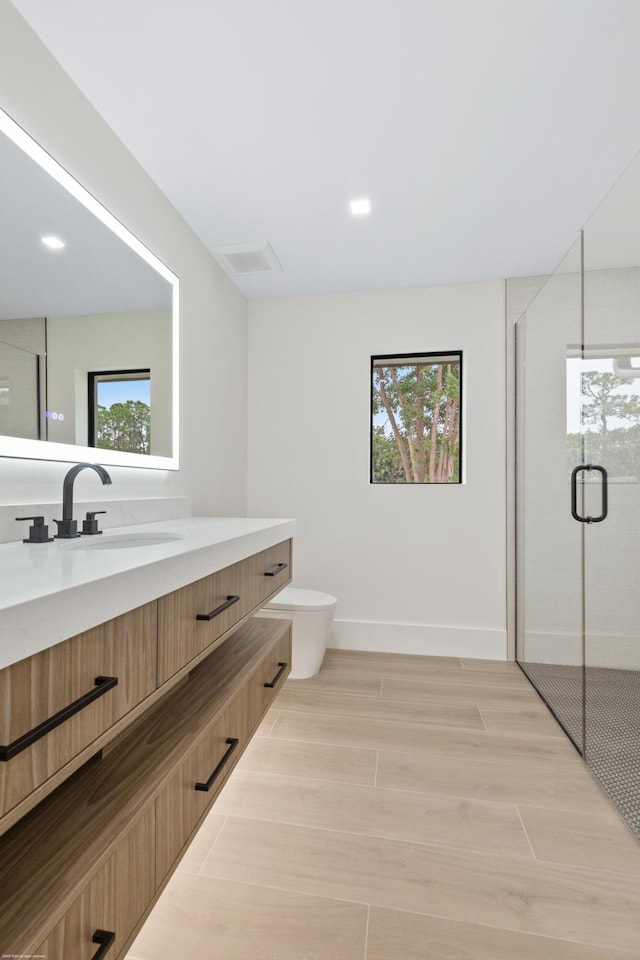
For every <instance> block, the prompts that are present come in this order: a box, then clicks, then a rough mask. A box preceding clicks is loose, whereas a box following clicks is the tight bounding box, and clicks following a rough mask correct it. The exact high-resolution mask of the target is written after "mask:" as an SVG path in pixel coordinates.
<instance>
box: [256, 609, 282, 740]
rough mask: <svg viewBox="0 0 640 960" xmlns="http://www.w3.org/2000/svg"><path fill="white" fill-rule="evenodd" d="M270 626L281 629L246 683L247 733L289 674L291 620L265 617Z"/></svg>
mask: <svg viewBox="0 0 640 960" xmlns="http://www.w3.org/2000/svg"><path fill="white" fill-rule="evenodd" d="M266 622H267V623H269V624H271V625H272V627H274V628H277V625H278V624H281V626H282V632H281V633H280V636H279V638H278V640H277V642H276V643H275V644H273V646H272V647H271V649H270V650H269V652H268V654H267V655H266V656H265V658H264V659H263V661H262V662H261V663H260V664H259V666H258V667H256V669H255V670H254V671H253V673H252V675H251V677H250V678H249V682H248V684H247V695H248V703H249V723H250V730H251V733H253V731H254V730H255V728H256V727H257V726H258V724H259V723H260V722H261V720H262V718H263V717H264V715H265V713H266V712H267V710H268V709H269V707H270V706H271V704H272V702H273V700H274V698H275V697H276V695H277V693H278V691H279V690H280V688H281V687H282V684H283V683H284V681H285V680H286V679H287V677H288V676H289V674H290V673H291V621H290V620H282V621H280V620H275V619H274V620H271V619H270V620H267V621H266Z"/></svg>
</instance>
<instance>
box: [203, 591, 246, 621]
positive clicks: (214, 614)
mask: <svg viewBox="0 0 640 960" xmlns="http://www.w3.org/2000/svg"><path fill="white" fill-rule="evenodd" d="M239 599H240V597H234V596H231V597H227V599H226V600H225V601H224V603H221V604H220V606H219V607H216V608H215V610H212V611H211V612H210V613H199V614H198V615H197V616H196V620H213V619H214V617H217V616H218V615H219V614H221V613H222V611H223V610H228V608H229V607H232V606H233V605H234V603H237V602H238V600H239Z"/></svg>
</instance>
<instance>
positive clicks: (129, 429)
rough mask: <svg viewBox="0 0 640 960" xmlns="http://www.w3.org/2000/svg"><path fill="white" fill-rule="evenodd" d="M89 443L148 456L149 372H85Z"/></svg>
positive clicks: (149, 422)
mask: <svg viewBox="0 0 640 960" xmlns="http://www.w3.org/2000/svg"><path fill="white" fill-rule="evenodd" d="M88 386H89V445H90V446H92V447H100V448H102V449H105V450H123V451H125V452H127V453H140V454H144V455H148V454H149V453H150V452H151V371H150V370H149V369H143V370H105V371H99V372H93V373H89V374H88Z"/></svg>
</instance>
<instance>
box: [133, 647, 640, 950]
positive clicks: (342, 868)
mask: <svg viewBox="0 0 640 960" xmlns="http://www.w3.org/2000/svg"><path fill="white" fill-rule="evenodd" d="M176 957H184V958H187V960H205V958H206V960H218V958H219V960H631V958H640V843H638V841H637V840H636V838H635V837H634V835H633V834H632V833H631V831H630V830H629V829H628V827H627V826H626V824H625V823H624V821H623V820H622V818H621V817H620V815H619V814H618V812H617V811H616V810H615V808H614V807H613V806H612V805H611V804H610V802H609V800H608V799H607V798H606V796H605V794H604V793H603V791H602V790H601V788H600V787H599V785H598V784H597V782H596V781H595V780H594V779H593V777H592V776H591V774H590V772H589V770H588V769H587V767H586V766H585V765H584V764H583V762H582V760H581V759H580V757H579V756H578V754H577V753H576V751H575V750H574V748H573V747H572V746H571V744H570V743H569V741H568V739H567V738H566V737H565V735H564V733H563V732H562V731H561V730H560V728H559V727H558V725H557V724H556V722H555V720H554V719H553V717H552V716H551V714H550V713H549V712H548V711H547V709H546V707H545V706H544V705H543V704H542V702H541V701H540V699H539V698H538V696H537V694H536V693H535V691H534V689H533V687H531V685H530V684H529V682H528V681H527V680H526V678H525V677H524V675H523V674H522V672H521V671H520V669H519V668H518V667H517V666H516V665H515V664H513V663H504V662H487V661H480V662H478V661H474V660H459V659H453V658H451V659H448V658H444V657H411V656H402V655H392V654H386V655H385V654H363V653H357V652H348V651H344V652H339V651H329V652H328V654H327V657H326V658H325V662H324V664H323V668H322V670H321V672H320V674H319V675H318V676H317V677H314V678H312V679H310V680H295V681H292V680H289V681H287V683H286V684H285V686H284V688H283V690H282V691H281V692H280V694H279V695H278V697H277V699H276V701H275V704H274V707H273V709H272V710H271V711H270V713H269V714H268V716H267V717H266V719H265V720H264V722H263V724H262V726H261V728H260V730H259V732H258V734H257V736H256V737H255V739H254V741H253V742H252V744H251V745H250V747H249V748H248V750H247V752H246V753H245V755H244V757H243V758H242V760H241V761H240V763H239V764H238V766H237V768H236V770H235V771H234V772H233V774H232V775H231V777H230V778H229V781H228V783H227V785H226V786H225V788H224V790H223V791H222V793H221V794H220V796H219V798H218V799H217V801H216V803H215V805H214V807H213V809H212V812H211V813H210V815H209V816H208V818H207V820H206V821H205V823H204V825H203V827H202V828H201V830H200V832H199V833H198V835H197V837H196V839H195V840H194V842H193V844H192V845H191V847H190V849H189V851H188V852H187V854H186V855H185V857H184V858H183V860H182V861H181V863H180V865H179V867H178V869H177V871H176V873H175V874H174V876H173V878H172V880H171V881H170V883H169V885H168V886H167V888H166V890H165V892H164V893H163V894H162V897H161V898H160V900H159V901H158V903H157V905H156V907H155V908H154V910H153V912H152V914H151V915H150V917H149V919H148V920H147V922H146V924H145V926H144V927H143V929H142V931H141V932H140V934H139V936H138V938H137V940H136V942H135V943H134V945H133V947H132V948H131V951H130V954H129V960H175V958H176Z"/></svg>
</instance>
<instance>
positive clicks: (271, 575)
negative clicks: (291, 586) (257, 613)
mask: <svg viewBox="0 0 640 960" xmlns="http://www.w3.org/2000/svg"><path fill="white" fill-rule="evenodd" d="M246 564H247V593H248V596H249V599H250V602H251V607H252V609H254V608H256V607H261V606H262V604H263V603H264V602H265V601H266V600H267V599H268V598H269V597H271V596H273V594H274V593H276V592H277V591H278V590H280V589H281V588H282V587H284V586H285V584H287V583H289V582H290V581H291V577H292V570H291V540H283V541H282V543H277V544H275V546H273V547H268V548H267V549H266V550H262V551H261V552H260V553H256V554H255V555H254V556H253V557H249V559H248V560H247V561H246Z"/></svg>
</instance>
